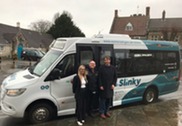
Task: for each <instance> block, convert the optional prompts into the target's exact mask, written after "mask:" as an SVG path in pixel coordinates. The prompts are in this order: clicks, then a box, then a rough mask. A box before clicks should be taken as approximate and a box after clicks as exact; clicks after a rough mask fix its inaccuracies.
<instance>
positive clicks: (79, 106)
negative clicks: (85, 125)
mask: <svg viewBox="0 0 182 126" xmlns="http://www.w3.org/2000/svg"><path fill="white" fill-rule="evenodd" d="M80 91H81V92H80V97H79V98H76V117H77V120H78V121H82V120H85V113H86V89H81V90H80Z"/></svg>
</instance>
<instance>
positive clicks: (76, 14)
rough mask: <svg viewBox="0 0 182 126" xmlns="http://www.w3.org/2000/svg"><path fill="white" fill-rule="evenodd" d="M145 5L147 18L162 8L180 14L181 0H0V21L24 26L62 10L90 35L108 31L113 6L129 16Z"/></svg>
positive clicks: (153, 16) (142, 9)
mask: <svg viewBox="0 0 182 126" xmlns="http://www.w3.org/2000/svg"><path fill="white" fill-rule="evenodd" d="M146 6H150V15H151V18H161V16H162V11H163V10H165V11H166V17H182V13H181V11H182V0H1V2H0V23H3V24H7V25H11V26H16V22H20V24H21V27H22V28H27V29H28V25H30V23H31V22H35V21H37V20H40V19H44V20H49V21H51V22H52V19H53V16H54V14H55V13H57V12H59V13H60V14H61V13H62V12H63V11H64V10H66V11H68V12H69V13H71V15H72V17H73V21H74V23H75V24H76V25H77V26H78V27H79V28H80V29H81V30H82V32H84V33H85V34H86V36H87V37H91V36H92V35H94V34H97V33H98V32H101V33H109V30H110V27H111V24H112V20H113V17H114V10H115V9H118V13H119V16H130V15H131V14H134V13H142V14H145V8H146ZM137 7H139V8H138V9H137Z"/></svg>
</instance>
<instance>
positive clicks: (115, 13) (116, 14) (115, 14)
mask: <svg viewBox="0 0 182 126" xmlns="http://www.w3.org/2000/svg"><path fill="white" fill-rule="evenodd" d="M114 17H115V18H116V17H118V10H115V12H114Z"/></svg>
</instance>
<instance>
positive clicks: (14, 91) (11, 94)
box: [6, 88, 26, 96]
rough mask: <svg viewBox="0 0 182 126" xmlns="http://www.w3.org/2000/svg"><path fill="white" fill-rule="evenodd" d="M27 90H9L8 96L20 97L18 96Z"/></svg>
mask: <svg viewBox="0 0 182 126" xmlns="http://www.w3.org/2000/svg"><path fill="white" fill-rule="evenodd" d="M25 90H26V89H25V88H21V89H8V90H7V93H6V94H7V95H8V96H18V95H21V94H23V92H25Z"/></svg>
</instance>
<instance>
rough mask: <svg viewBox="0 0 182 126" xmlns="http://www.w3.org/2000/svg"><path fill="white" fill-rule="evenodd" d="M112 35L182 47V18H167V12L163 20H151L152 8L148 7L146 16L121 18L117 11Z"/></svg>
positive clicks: (111, 30)
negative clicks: (177, 44) (174, 42)
mask: <svg viewBox="0 0 182 126" xmlns="http://www.w3.org/2000/svg"><path fill="white" fill-rule="evenodd" d="M110 33H115V34H128V35H129V36H130V37H131V38H138V39H150V40H167V41H177V42H179V44H180V45H181V46H182V18H180V17H179V18H166V12H165V11H163V12H162V16H161V18H150V7H146V14H145V15H144V14H134V15H131V16H129V17H119V16H118V11H117V10H115V14H114V19H113V23H112V25H111V29H110Z"/></svg>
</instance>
